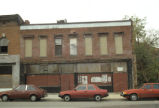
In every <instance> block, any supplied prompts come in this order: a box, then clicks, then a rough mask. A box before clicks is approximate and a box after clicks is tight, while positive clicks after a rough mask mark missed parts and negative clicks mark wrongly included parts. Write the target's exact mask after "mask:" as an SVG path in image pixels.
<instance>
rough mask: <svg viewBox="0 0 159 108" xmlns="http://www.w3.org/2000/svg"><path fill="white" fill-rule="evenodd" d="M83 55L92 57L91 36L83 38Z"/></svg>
mask: <svg viewBox="0 0 159 108" xmlns="http://www.w3.org/2000/svg"><path fill="white" fill-rule="evenodd" d="M85 55H92V36H85Z"/></svg>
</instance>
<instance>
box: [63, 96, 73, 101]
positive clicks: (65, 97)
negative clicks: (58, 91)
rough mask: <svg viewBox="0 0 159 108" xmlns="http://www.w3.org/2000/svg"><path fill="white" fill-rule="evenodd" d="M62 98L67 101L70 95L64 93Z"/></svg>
mask: <svg viewBox="0 0 159 108" xmlns="http://www.w3.org/2000/svg"><path fill="white" fill-rule="evenodd" d="M63 99H64V101H66V102H68V101H70V100H71V97H70V95H65V96H64V97H63Z"/></svg>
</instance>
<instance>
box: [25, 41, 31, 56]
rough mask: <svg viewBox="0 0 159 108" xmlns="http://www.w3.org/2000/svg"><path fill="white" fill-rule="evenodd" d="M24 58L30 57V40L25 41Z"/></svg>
mask: <svg viewBox="0 0 159 108" xmlns="http://www.w3.org/2000/svg"><path fill="white" fill-rule="evenodd" d="M25 57H32V39H25Z"/></svg>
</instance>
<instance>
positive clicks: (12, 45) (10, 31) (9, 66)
mask: <svg viewBox="0 0 159 108" xmlns="http://www.w3.org/2000/svg"><path fill="white" fill-rule="evenodd" d="M23 23H24V22H23V20H22V18H21V17H20V16H19V15H1V16H0V88H12V87H16V86H17V85H19V82H20V25H21V24H23Z"/></svg>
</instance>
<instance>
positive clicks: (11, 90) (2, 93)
mask: <svg viewBox="0 0 159 108" xmlns="http://www.w3.org/2000/svg"><path fill="white" fill-rule="evenodd" d="M11 91H13V90H7V91H1V92H0V94H3V93H8V92H11Z"/></svg>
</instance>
